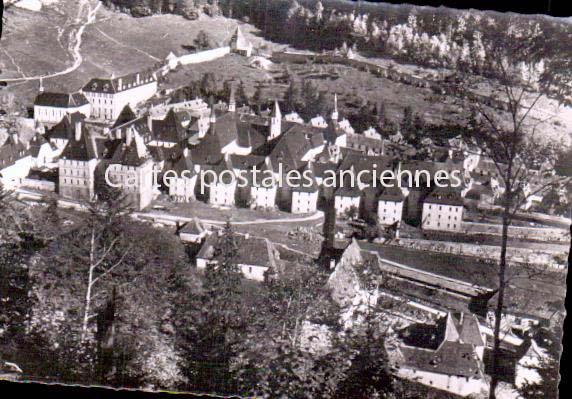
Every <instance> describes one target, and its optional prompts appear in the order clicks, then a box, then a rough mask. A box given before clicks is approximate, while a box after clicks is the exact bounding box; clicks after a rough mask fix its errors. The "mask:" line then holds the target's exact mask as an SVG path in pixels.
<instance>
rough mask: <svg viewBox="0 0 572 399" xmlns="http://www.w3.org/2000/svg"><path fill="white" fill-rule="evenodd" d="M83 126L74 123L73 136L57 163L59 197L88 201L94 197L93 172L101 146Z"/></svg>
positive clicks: (77, 122)
mask: <svg viewBox="0 0 572 399" xmlns="http://www.w3.org/2000/svg"><path fill="white" fill-rule="evenodd" d="M86 130H87V129H86V128H85V126H84V124H83V123H82V122H81V121H79V120H77V121H75V123H74V135H73V136H72V137H71V138H70V139H69V141H68V143H67V144H66V146H65V148H64V150H63V152H62V154H61V156H60V159H59V162H58V171H59V193H60V196H61V197H63V198H67V199H72V200H76V201H86V200H87V201H89V200H92V199H93V198H94V196H95V170H96V168H97V166H98V164H99V162H100V155H101V149H102V148H101V146H100V145H99V143H98V141H97V139H96V137H95V136H94V135H93V134H91V132H89V131H86Z"/></svg>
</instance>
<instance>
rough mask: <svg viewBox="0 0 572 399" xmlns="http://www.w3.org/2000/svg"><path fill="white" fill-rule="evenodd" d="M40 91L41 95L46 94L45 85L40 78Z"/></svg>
mask: <svg viewBox="0 0 572 399" xmlns="http://www.w3.org/2000/svg"><path fill="white" fill-rule="evenodd" d="M38 91H39V92H40V93H43V92H44V83H43V81H42V78H40V87H39V89H38Z"/></svg>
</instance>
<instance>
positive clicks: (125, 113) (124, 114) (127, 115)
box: [111, 104, 137, 129]
mask: <svg viewBox="0 0 572 399" xmlns="http://www.w3.org/2000/svg"><path fill="white" fill-rule="evenodd" d="M135 119H137V115H136V114H135V112H133V110H132V109H131V107H130V106H129V104H127V105H126V106H125V107H123V109H122V110H121V112H120V113H119V116H118V117H117V119H116V120H115V123H114V124H113V126H112V127H111V128H112V129H115V128H117V127H120V126H122V125H125V124H126V123H129V122H131V121H133V120H135Z"/></svg>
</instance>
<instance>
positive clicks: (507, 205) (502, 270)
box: [489, 187, 512, 399]
mask: <svg viewBox="0 0 572 399" xmlns="http://www.w3.org/2000/svg"><path fill="white" fill-rule="evenodd" d="M505 196H506V197H505V200H504V209H503V215H502V239H501V254H500V264H499V272H498V278H499V290H498V300H497V306H496V309H495V325H494V333H493V334H494V343H493V352H492V365H491V369H492V374H491V385H490V392H489V399H496V394H495V390H496V387H497V385H498V382H499V381H498V373H497V368H498V363H499V362H498V360H499V357H500V343H501V339H500V328H501V318H502V314H503V308H504V291H505V288H506V287H505V286H506V279H505V274H506V247H507V242H508V227H509V224H510V220H509V218H510V209H511V203H512V201H511V196H512V193H511V192H510V191H509V188H508V187H507V188H505Z"/></svg>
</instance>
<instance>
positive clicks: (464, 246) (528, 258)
mask: <svg viewBox="0 0 572 399" xmlns="http://www.w3.org/2000/svg"><path fill="white" fill-rule="evenodd" d="M396 245H399V246H403V247H406V248H414V249H417V250H421V251H432V252H440V253H448V254H455V255H466V256H474V257H478V258H480V259H489V260H492V261H498V260H499V258H500V247H499V246H494V245H477V244H469V243H459V242H447V241H430V240H421V239H411V238H400V239H399V243H398V244H396ZM558 255H559V253H557V252H555V251H552V252H550V251H538V250H534V249H528V248H508V249H507V258H508V260H509V264H522V263H532V264H534V265H538V266H548V267H551V268H554V269H563V268H565V267H566V264H565V263H561V262H565V257H564V256H558ZM555 257H556V258H555ZM557 258H561V260H560V259H557ZM559 260H560V261H559Z"/></svg>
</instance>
